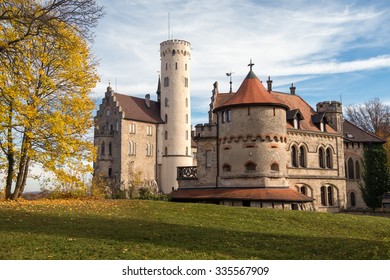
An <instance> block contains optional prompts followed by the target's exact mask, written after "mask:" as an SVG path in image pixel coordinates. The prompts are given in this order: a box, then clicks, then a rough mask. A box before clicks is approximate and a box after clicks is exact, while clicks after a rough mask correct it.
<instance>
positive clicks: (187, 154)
mask: <svg viewBox="0 0 390 280" xmlns="http://www.w3.org/2000/svg"><path fill="white" fill-rule="evenodd" d="M186 156H188V147H186Z"/></svg>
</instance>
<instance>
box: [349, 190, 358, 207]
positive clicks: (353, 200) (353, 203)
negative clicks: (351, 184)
mask: <svg viewBox="0 0 390 280" xmlns="http://www.w3.org/2000/svg"><path fill="white" fill-rule="evenodd" d="M349 199H350V201H351V207H356V194H355V192H351V193H350V194H349Z"/></svg>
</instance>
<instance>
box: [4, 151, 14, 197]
mask: <svg viewBox="0 0 390 280" xmlns="http://www.w3.org/2000/svg"><path fill="white" fill-rule="evenodd" d="M7 160H8V171H7V181H6V185H5V199H10V198H11V194H12V192H11V189H12V181H13V178H14V173H15V170H14V166H15V158H14V153H13V152H9V153H8V156H7Z"/></svg>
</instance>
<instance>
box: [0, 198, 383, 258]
mask: <svg viewBox="0 0 390 280" xmlns="http://www.w3.org/2000/svg"><path fill="white" fill-rule="evenodd" d="M0 248H1V249H0V259H3V260H4V259H38V260H39V259H104V260H111V259H336V260H337V259H390V218H388V217H370V216H358V215H347V214H326V213H316V212H298V211H282V210H271V209H256V208H242V207H226V206H217V205H205V204H182V203H170V202H159V201H137V200H115V201H114V200H101V201H93V200H85V201H79V200H38V201H21V202H4V201H0Z"/></svg>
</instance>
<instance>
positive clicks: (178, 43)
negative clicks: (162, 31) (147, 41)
mask: <svg viewBox="0 0 390 280" xmlns="http://www.w3.org/2000/svg"><path fill="white" fill-rule="evenodd" d="M190 48H191V44H190V43H189V42H187V41H185V40H178V39H174V40H167V41H164V42H162V43H160V49H161V57H165V56H166V55H171V56H174V55H183V56H189V57H190V56H191V54H190V51H189V50H190Z"/></svg>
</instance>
